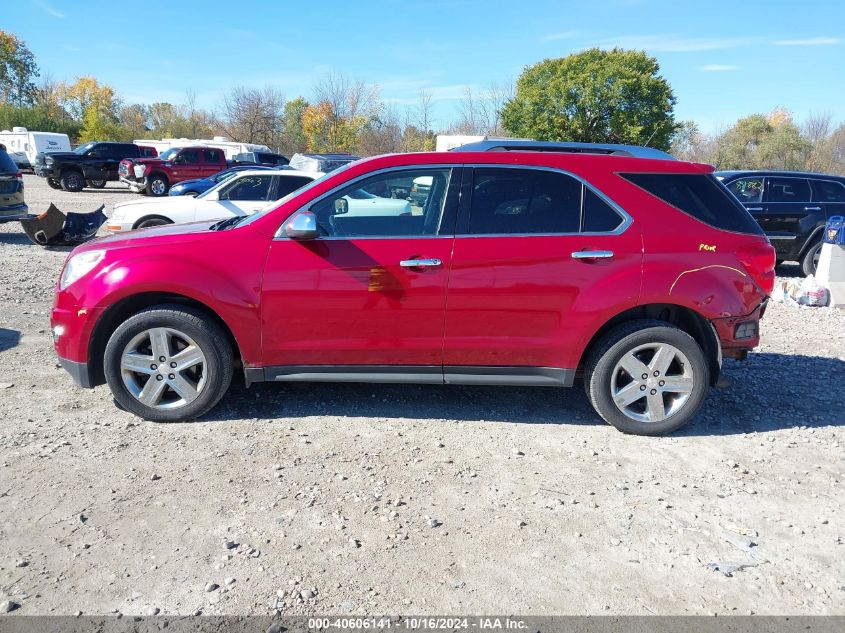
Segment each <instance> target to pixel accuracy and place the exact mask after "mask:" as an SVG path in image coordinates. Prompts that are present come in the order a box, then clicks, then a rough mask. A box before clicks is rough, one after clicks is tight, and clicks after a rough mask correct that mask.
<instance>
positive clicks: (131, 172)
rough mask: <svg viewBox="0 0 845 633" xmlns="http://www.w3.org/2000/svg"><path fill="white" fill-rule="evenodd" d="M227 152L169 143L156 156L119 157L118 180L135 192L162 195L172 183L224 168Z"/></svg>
mask: <svg viewBox="0 0 845 633" xmlns="http://www.w3.org/2000/svg"><path fill="white" fill-rule="evenodd" d="M228 166H229V164H228V163H227V162H226V155H225V154H224V153H223V150H222V149H217V148H215V147H171V148H170V149H168V150H166V151H164V152H162V153H161V154H159V155H158V157H157V158H127V159H124V160H122V161H120V167H119V168H118V174H119V176H120V182H123V183H126V184H127V185H129V188H130V189H131V190H132V191H134V192H135V193H147V194H149V195H151V196H165V195H167V192H168V191H169V190H170V187H171V185H175V184H176V183H177V182H181V181H183V180H193V179H197V178H207V177H208V176H213V175H214V174H216V173H217V172H218V171H222V170H224V169H226V168H227V167H228Z"/></svg>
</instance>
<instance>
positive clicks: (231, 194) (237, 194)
mask: <svg viewBox="0 0 845 633" xmlns="http://www.w3.org/2000/svg"><path fill="white" fill-rule="evenodd" d="M272 182H273V177H272V176H270V175H267V176H244V177H243V178H238V179H237V180H236V181H235V182H233V183H231V184H230V185H229V186H228V187H226V188H224V189H223V191H221V192H220V199H221V200H269V199H270V185H271V184H272Z"/></svg>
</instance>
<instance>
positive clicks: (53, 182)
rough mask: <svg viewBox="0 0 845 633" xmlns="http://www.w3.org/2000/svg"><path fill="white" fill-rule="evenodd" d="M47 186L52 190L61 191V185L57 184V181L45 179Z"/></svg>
mask: <svg viewBox="0 0 845 633" xmlns="http://www.w3.org/2000/svg"><path fill="white" fill-rule="evenodd" d="M47 184H48V185H49V186H50V187H51V188H52V189H61V188H62V183H60V182H59V181H58V180H56V179H55V178H48V179H47Z"/></svg>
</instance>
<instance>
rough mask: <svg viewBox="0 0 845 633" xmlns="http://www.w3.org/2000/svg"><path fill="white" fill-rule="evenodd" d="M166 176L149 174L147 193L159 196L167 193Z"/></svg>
mask: <svg viewBox="0 0 845 633" xmlns="http://www.w3.org/2000/svg"><path fill="white" fill-rule="evenodd" d="M167 189H168V184H167V178H165V177H164V176H150V179H149V180H148V181H147V193H148V194H150V195H151V196H156V197H160V196H163V195H165V194H167Z"/></svg>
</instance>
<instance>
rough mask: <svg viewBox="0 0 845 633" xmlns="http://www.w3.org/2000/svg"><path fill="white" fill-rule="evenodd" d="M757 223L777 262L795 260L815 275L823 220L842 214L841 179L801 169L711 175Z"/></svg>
mask: <svg viewBox="0 0 845 633" xmlns="http://www.w3.org/2000/svg"><path fill="white" fill-rule="evenodd" d="M716 177H717V178H719V179H720V180H721V181H722V182H723V183H724V184H725V186H727V188H728V189H730V191H731V193H733V194H734V195H735V196H736V197H737V198H739V201H740V202H741V203H742V204H743V205H744V206H745V208H746V209H748V211H750V212H751V215H753V216H754V218H755V219H756V220H757V222H759V223H760V226H761V227H762V228H763V230H764V231H765V232H766V235H767V236H768V237H769V240H771V242H772V246H774V247H775V251H776V252H777V259H778V263H781V262H783V261H797V262H798V263H799V264H801V268H802V270H803V271H804V274H805V275H809V274H813V273H815V272H816V265H817V264H818V261H819V253H820V252H821V247H822V230H823V229H824V225H825V222H826V221H827V218H829V217H830V216H832V215H843V214H845V178H843V177H841V176H830V175H827V174H812V173H807V172H800V171H720V172H716Z"/></svg>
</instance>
